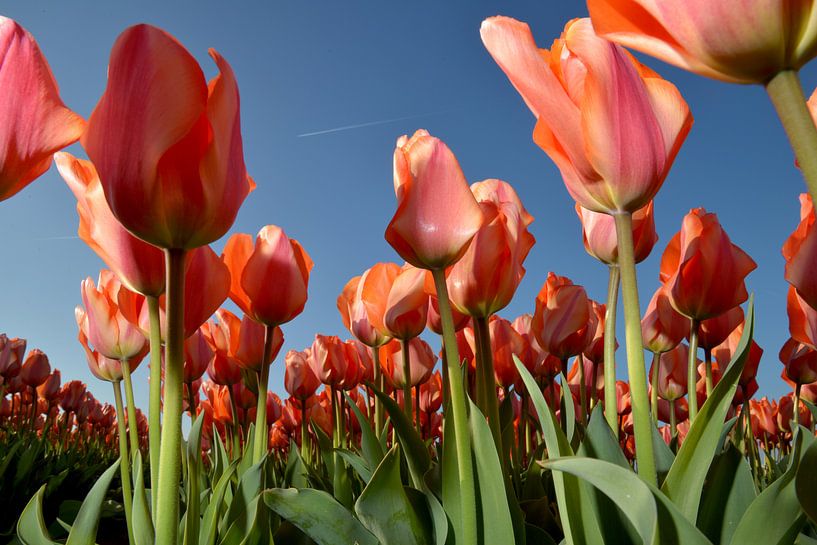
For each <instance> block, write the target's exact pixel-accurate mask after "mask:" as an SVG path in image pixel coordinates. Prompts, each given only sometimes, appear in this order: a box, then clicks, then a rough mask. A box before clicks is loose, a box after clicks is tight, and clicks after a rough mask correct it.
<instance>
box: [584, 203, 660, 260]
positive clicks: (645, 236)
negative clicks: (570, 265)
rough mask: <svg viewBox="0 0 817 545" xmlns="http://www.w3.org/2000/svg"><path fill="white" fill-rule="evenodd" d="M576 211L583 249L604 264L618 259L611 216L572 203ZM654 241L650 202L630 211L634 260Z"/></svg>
mask: <svg viewBox="0 0 817 545" xmlns="http://www.w3.org/2000/svg"><path fill="white" fill-rule="evenodd" d="M576 214H578V215H579V220H580V221H581V222H582V238H583V240H584V249H585V250H587V253H588V254H590V255H592V256H593V257H595V258H596V259H598V260H599V261H601V262H602V263H606V264H608V265H613V264H616V263H618V239H617V238H616V222H615V218H613V216H611V215H609V214H602V213H600V212H593V211H592V210H588V209H587V208H584V207H582V205H580V204H578V203H576ZM656 242H658V234H657V233H656V232H655V216H654V215H653V202H652V201H650V202H649V203H648V204H647V206H645V207H644V208H639V209H638V210H636V211H635V212H633V245H634V249H633V251H634V253H635V262H636V263H641V262H642V261H644V260H645V259H647V256H649V255H650V252H652V248H653V246H655V243H656Z"/></svg>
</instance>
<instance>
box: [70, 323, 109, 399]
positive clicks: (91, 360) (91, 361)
mask: <svg viewBox="0 0 817 545" xmlns="http://www.w3.org/2000/svg"><path fill="white" fill-rule="evenodd" d="M76 315H77V322H80V321H81V320H84V319H85V317H84V313H83V311H82V309H81V308H80V307H77V308H76ZM78 340H79V342H80V344H82V347H83V349H84V350H85V356H86V361H87V363H88V369H90V371H91V374H93V375H94V376H95V377H96V378H98V379H99V380H104V381H106V382H120V381H121V380H122V362H120V361H119V360H115V359H111V358H107V357H105V356H104V355H102V353H100V352H99V351H97V350H94V349H93V348H91V346H90V345H89V344H88V337H87V336H86V334H85V333H84V331H83V327H82V326H80V329H79V335H78ZM69 384H70V383H69Z"/></svg>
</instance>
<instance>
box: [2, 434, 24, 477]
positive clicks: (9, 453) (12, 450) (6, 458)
mask: <svg viewBox="0 0 817 545" xmlns="http://www.w3.org/2000/svg"><path fill="white" fill-rule="evenodd" d="M22 445H23V442H22V441H15V442H14V443H13V444H12V445H11V447H10V448H9V449H8V450H7V451H6V455H5V456H3V461H2V462H0V479H2V478H3V475H5V473H6V469H8V467H9V464H10V463H11V461H12V460H13V459H14V455H15V454H17V451H18V450H20V447H21V446H22Z"/></svg>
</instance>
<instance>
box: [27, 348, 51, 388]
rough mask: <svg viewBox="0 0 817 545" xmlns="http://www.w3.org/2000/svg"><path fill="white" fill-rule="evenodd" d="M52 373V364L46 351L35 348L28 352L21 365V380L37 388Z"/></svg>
mask: <svg viewBox="0 0 817 545" xmlns="http://www.w3.org/2000/svg"><path fill="white" fill-rule="evenodd" d="M50 374H51V365H50V364H49V363H48V356H46V355H45V352H43V351H42V350H39V349H37V348H35V349H34V350H31V351H30V352H29V353H28V356H26V359H25V361H24V362H23V365H22V366H21V367H20V380H22V381H23V384H25V385H26V386H28V387H30V388H36V387H38V386H39V385H40V384H42V383H43V382H45V381H46V379H47V378H48V375H50Z"/></svg>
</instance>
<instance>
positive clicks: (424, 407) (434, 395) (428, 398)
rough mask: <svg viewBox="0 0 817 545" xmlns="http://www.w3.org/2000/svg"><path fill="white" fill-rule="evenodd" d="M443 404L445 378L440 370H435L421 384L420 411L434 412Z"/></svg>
mask: <svg viewBox="0 0 817 545" xmlns="http://www.w3.org/2000/svg"><path fill="white" fill-rule="evenodd" d="M442 404H443V378H442V375H441V374H440V372H439V371H434V373H432V374H431V376H430V377H429V378H428V380H427V381H425V382H423V383H421V384H420V402H419V404H418V406H419V408H420V411H421V412H424V413H434V412H437V411H439V410H440V407H442Z"/></svg>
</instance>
